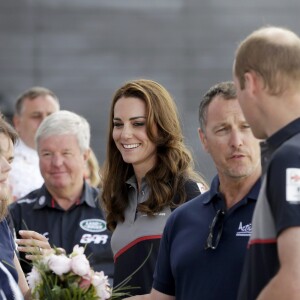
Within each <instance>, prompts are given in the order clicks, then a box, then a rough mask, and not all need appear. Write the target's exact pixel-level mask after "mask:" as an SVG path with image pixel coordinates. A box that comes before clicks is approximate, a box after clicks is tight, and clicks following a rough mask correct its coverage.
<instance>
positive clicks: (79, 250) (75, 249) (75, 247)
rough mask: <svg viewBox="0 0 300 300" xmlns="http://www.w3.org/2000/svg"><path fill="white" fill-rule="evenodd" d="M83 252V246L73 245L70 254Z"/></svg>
mask: <svg viewBox="0 0 300 300" xmlns="http://www.w3.org/2000/svg"><path fill="white" fill-rule="evenodd" d="M83 253H84V248H83V247H80V246H78V245H75V246H74V247H73V252H72V253H71V256H75V255H80V254H83Z"/></svg>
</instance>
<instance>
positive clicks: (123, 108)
mask: <svg viewBox="0 0 300 300" xmlns="http://www.w3.org/2000/svg"><path fill="white" fill-rule="evenodd" d="M155 130H157V129H156V128H155ZM112 136H113V140H114V142H115V144H116V146H117V148H118V150H119V151H120V153H121V155H122V158H123V160H124V161H125V162H126V163H128V164H132V166H133V168H134V170H135V172H137V171H138V172H140V173H142V174H143V176H144V175H145V174H146V173H147V172H148V171H149V170H150V169H151V168H152V167H153V166H154V165H155V163H156V150H157V147H156V145H155V144H154V143H153V142H152V141H151V140H150V139H149V137H148V134H147V128H146V104H145V102H144V101H143V100H141V99H138V98H133V97H128V98H124V97H122V98H120V99H118V100H117V102H116V104H115V107H114V117H113V133H112Z"/></svg>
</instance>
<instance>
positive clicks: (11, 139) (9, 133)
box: [0, 114, 30, 300]
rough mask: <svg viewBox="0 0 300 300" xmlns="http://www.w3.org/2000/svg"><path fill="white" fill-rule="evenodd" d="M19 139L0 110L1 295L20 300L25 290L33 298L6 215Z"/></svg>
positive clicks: (4, 297)
mask: <svg viewBox="0 0 300 300" xmlns="http://www.w3.org/2000/svg"><path fill="white" fill-rule="evenodd" d="M17 139H18V135H17V133H16V131H15V130H14V129H13V128H12V126H10V125H9V124H8V123H7V122H6V121H5V120H4V119H3V116H2V115H1V114H0V237H1V238H0V249H1V251H0V295H1V299H16V300H17V299H23V297H22V295H21V293H22V294H23V296H25V295H26V297H28V299H30V292H29V288H28V285H27V282H26V279H25V276H24V273H23V271H22V269H21V266H20V263H19V260H18V258H17V255H16V252H15V242H14V240H13V237H12V234H11V231H10V229H9V227H8V224H7V221H6V218H5V217H6V215H7V205H8V202H9V200H8V199H9V186H8V174H9V171H10V170H11V166H10V164H11V162H12V160H13V157H14V144H15V143H16V141H17ZM16 283H18V285H19V288H20V289H19V288H18V286H17V284H16ZM20 291H21V292H20Z"/></svg>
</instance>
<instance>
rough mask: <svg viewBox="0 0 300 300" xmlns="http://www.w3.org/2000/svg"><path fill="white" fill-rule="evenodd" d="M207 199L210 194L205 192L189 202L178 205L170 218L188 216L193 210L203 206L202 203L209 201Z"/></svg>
mask: <svg viewBox="0 0 300 300" xmlns="http://www.w3.org/2000/svg"><path fill="white" fill-rule="evenodd" d="M209 197H210V194H209V192H208V191H206V192H205V193H203V194H200V195H198V196H196V197H195V198H193V199H191V200H190V201H188V202H185V203H183V204H182V205H180V206H179V207H178V208H176V209H175V210H174V211H173V212H172V214H171V216H173V217H176V216H181V215H186V214H189V212H190V211H193V210H195V209H197V210H199V209H200V208H201V206H203V205H204V202H205V201H207V200H208V199H209ZM171 216H170V217H171Z"/></svg>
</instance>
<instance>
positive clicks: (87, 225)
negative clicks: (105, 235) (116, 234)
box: [79, 219, 106, 232]
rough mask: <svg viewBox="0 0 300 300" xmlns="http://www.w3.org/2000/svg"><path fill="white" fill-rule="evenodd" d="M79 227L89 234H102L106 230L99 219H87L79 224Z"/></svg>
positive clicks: (103, 223) (103, 222)
mask: <svg viewBox="0 0 300 300" xmlns="http://www.w3.org/2000/svg"><path fill="white" fill-rule="evenodd" d="M79 225H80V227H81V228H82V229H83V230H85V231H89V232H102V231H105V230H106V222H105V221H103V220H100V219H87V220H83V221H81V222H80V223H79Z"/></svg>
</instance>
